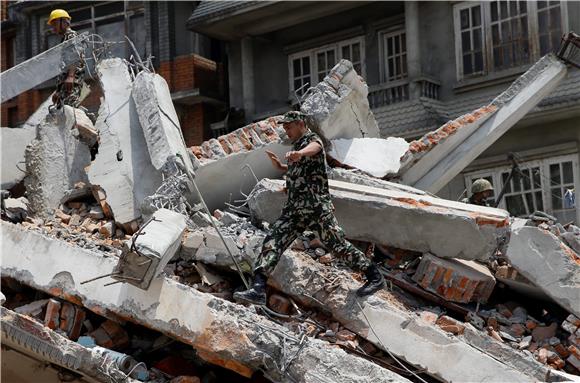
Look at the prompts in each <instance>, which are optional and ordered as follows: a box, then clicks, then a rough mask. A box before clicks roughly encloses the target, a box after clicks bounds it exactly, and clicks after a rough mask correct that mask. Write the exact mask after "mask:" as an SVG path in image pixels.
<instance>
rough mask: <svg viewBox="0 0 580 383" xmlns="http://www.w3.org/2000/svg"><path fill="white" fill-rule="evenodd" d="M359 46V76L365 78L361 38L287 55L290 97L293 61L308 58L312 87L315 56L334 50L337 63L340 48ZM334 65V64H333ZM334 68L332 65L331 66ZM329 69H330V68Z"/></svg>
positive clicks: (340, 55) (339, 58) (314, 80)
mask: <svg viewBox="0 0 580 383" xmlns="http://www.w3.org/2000/svg"><path fill="white" fill-rule="evenodd" d="M356 43H359V44H360V57H361V72H362V73H359V75H361V76H363V77H365V76H366V66H365V61H366V60H365V39H364V35H363V36H357V37H353V38H350V39H346V40H340V41H336V42H333V43H330V44H325V45H320V46H317V47H314V48H311V49H307V50H303V51H300V52H296V53H292V54H290V55H288V73H289V76H288V89H289V93H290V97H291V98H292V97H293V95H294V91H295V89H294V60H296V59H299V58H304V57H309V58H310V81H309V83H310V84H309V86H308V87H313V86H315V85H316V84H318V83H319V82H320V81H318V60H317V54H318V53H320V52H324V51H329V50H334V53H335V56H336V60H337V63H338V61H340V60H341V59H342V58H343V57H342V47H344V46H347V45H353V44H356ZM335 65H336V64H335ZM332 67H334V65H333V66H332ZM332 67H331V68H332Z"/></svg>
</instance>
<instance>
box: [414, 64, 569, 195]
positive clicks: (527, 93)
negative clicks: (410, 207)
mask: <svg viewBox="0 0 580 383" xmlns="http://www.w3.org/2000/svg"><path fill="white" fill-rule="evenodd" d="M566 73H567V69H566V65H564V64H563V63H562V62H561V61H559V60H558V59H557V58H556V56H554V55H552V54H549V55H546V56H544V57H542V58H541V59H540V60H539V61H538V62H537V63H535V64H534V65H533V66H532V67H531V68H530V69H528V71H527V72H526V73H524V74H523V75H522V76H521V77H520V78H518V79H517V80H516V81H515V82H514V83H513V84H512V85H511V86H510V87H509V88H508V89H507V90H506V91H504V92H503V93H502V94H500V95H499V96H498V97H496V99H495V100H493V101H492V102H491V104H490V106H495V107H497V108H498V109H497V111H496V112H495V113H494V114H493V115H492V116H491V117H490V118H489V119H487V120H486V121H485V122H484V123H483V124H481V125H480V126H479V128H478V129H477V130H475V131H474V132H473V133H472V134H471V135H470V136H469V137H467V138H466V139H465V140H464V141H463V142H461V143H460V144H459V145H457V146H456V147H455V148H453V149H451V150H450V151H449V152H448V153H446V154H445V156H444V157H443V158H441V159H440V160H439V161H437V162H436V163H435V164H434V166H431V169H429V170H428V171H427V172H425V174H424V175H423V176H422V177H421V178H419V179H418V180H417V181H415V182H413V183H412V184H411V186H414V187H416V188H419V189H423V190H425V191H429V192H431V193H437V192H438V191H439V190H440V189H441V188H442V187H444V186H445V185H447V184H448V183H449V182H450V181H451V180H452V179H453V178H454V177H455V176H457V175H458V174H459V173H460V172H461V171H462V170H463V169H465V167H466V166H467V165H469V164H470V163H471V162H472V161H473V160H475V159H476V158H477V157H478V156H479V155H480V154H481V153H483V152H484V151H485V150H486V149H487V148H489V147H490V146H491V145H492V144H493V143H494V142H495V141H496V140H497V139H498V138H500V137H501V136H502V135H503V134H504V133H505V132H506V131H508V130H509V129H510V128H511V127H512V126H514V125H515V124H516V123H517V122H518V121H519V120H520V119H521V118H522V117H524V116H525V115H526V114H527V113H528V112H529V111H530V110H532V109H533V108H534V107H535V106H536V105H537V104H538V103H539V102H540V101H542V99H543V98H544V97H546V96H547V95H548V94H550V93H551V92H552V91H553V90H554V89H555V88H556V86H558V84H559V83H560V82H561V81H562V79H563V78H564V77H565V76H566ZM426 157H427V156H425V158H426ZM420 162H422V161H420ZM416 166H419V163H417V165H416Z"/></svg>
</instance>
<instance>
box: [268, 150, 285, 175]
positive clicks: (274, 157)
mask: <svg viewBox="0 0 580 383" xmlns="http://www.w3.org/2000/svg"><path fill="white" fill-rule="evenodd" d="M266 154H267V155H268V157H270V161H272V165H274V167H275V168H276V169H278V170H280V171H286V170H288V166H286V165H283V164H282V162H280V159H279V158H278V156H277V155H276V154H275V153H273V152H271V151H269V150H266Z"/></svg>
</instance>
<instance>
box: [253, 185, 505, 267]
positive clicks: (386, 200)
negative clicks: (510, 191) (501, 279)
mask: <svg viewBox="0 0 580 383" xmlns="http://www.w3.org/2000/svg"><path fill="white" fill-rule="evenodd" d="M329 185H330V194H331V197H332V200H333V203H334V206H335V207H336V213H335V214H336V217H337V219H338V221H339V223H340V225H341V226H342V227H343V228H344V230H345V232H346V235H347V237H348V238H351V239H356V240H361V241H369V242H373V243H378V244H383V245H388V246H393V247H396V248H400V249H407V250H413V251H419V252H423V253H425V252H430V253H432V254H435V255H437V256H438V257H442V258H460V259H467V260H474V259H478V260H486V259H488V258H489V257H490V256H491V255H492V254H493V252H494V251H495V249H496V248H497V247H498V245H500V244H502V243H503V242H504V241H505V237H506V235H507V232H508V225H509V214H508V212H507V211H504V210H501V209H494V208H489V207H482V206H475V205H468V204H463V203H460V202H454V201H448V200H445V199H441V198H434V197H430V196H426V195H418V194H411V193H406V192H402V191H398V190H386V189H378V188H373V187H368V186H362V185H356V184H351V183H345V182H340V181H333V180H330V181H329ZM283 187H284V181H281V180H270V179H264V180H262V181H260V182H259V183H258V185H257V186H256V187H255V188H254V190H253V191H252V193H251V195H250V197H249V207H250V209H251V211H252V214H253V217H254V218H255V219H258V220H262V221H266V222H269V223H272V222H274V221H275V220H276V219H277V218H278V217H279V215H280V213H281V210H282V207H283V206H284V204H285V202H286V194H285V193H284V191H283Z"/></svg>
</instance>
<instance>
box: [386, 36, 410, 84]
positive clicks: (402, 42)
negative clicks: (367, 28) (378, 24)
mask: <svg viewBox="0 0 580 383" xmlns="http://www.w3.org/2000/svg"><path fill="white" fill-rule="evenodd" d="M379 36H381V37H380V41H381V51H382V64H383V70H382V76H381V77H382V82H389V81H396V80H402V79H405V78H407V42H406V38H405V37H406V36H405V32H404V31H402V30H400V31H396V32H391V33H380V34H379Z"/></svg>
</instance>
